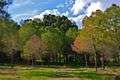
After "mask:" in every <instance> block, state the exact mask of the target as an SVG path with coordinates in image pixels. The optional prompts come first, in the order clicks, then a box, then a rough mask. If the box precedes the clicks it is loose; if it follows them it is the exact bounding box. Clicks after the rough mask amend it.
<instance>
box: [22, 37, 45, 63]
mask: <svg viewBox="0 0 120 80" xmlns="http://www.w3.org/2000/svg"><path fill="white" fill-rule="evenodd" d="M46 48H47V46H45V44H44V43H43V41H41V40H40V38H39V37H38V36H36V35H33V36H31V38H30V39H29V40H28V41H27V42H26V44H25V46H24V49H23V54H22V55H23V57H24V58H25V59H27V60H28V61H30V60H31V62H32V65H33V64H34V62H35V61H36V60H41V59H42V56H43V54H44V51H45V50H46Z"/></svg>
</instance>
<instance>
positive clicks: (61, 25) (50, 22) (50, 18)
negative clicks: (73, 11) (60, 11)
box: [43, 14, 78, 32]
mask: <svg viewBox="0 0 120 80" xmlns="http://www.w3.org/2000/svg"><path fill="white" fill-rule="evenodd" d="M43 23H44V25H45V26H48V27H53V28H58V29H59V30H60V31H62V32H66V31H67V30H69V28H76V29H77V28H78V27H77V25H76V24H75V23H74V22H71V21H70V20H69V19H68V18H67V17H65V16H62V17H61V16H55V15H51V14H49V15H44V18H43Z"/></svg>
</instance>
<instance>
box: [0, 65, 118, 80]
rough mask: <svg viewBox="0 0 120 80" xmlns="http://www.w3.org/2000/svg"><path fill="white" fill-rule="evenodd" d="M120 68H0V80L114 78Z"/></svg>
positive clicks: (88, 79) (98, 79)
mask: <svg viewBox="0 0 120 80" xmlns="http://www.w3.org/2000/svg"><path fill="white" fill-rule="evenodd" d="M119 74H120V68H112V69H110V68H109V69H105V70H102V69H98V72H95V69H94V68H63V67H62V68H37V67H34V68H31V67H28V68H27V67H15V68H14V69H10V68H8V69H7V68H3V69H0V80H114V76H115V75H119Z"/></svg>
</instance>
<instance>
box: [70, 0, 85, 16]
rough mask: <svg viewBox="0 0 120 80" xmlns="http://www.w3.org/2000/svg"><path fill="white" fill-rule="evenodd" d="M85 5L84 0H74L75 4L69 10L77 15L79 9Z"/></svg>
mask: <svg viewBox="0 0 120 80" xmlns="http://www.w3.org/2000/svg"><path fill="white" fill-rule="evenodd" d="M84 5H85V0H76V1H75V4H74V5H73V6H72V8H71V11H72V12H73V14H74V15H77V14H78V13H79V12H80V10H81V9H82V8H83V7H84Z"/></svg>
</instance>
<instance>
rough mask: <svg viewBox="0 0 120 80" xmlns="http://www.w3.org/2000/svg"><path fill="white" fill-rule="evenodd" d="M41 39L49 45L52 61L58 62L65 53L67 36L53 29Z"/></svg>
mask: <svg viewBox="0 0 120 80" xmlns="http://www.w3.org/2000/svg"><path fill="white" fill-rule="evenodd" d="M41 39H42V41H43V42H44V43H45V44H46V45H47V50H48V51H49V53H50V55H51V56H52V57H51V61H53V60H55V61H56V59H57V57H59V56H60V55H61V53H62V51H63V47H64V44H65V42H66V38H65V35H64V34H63V33H62V32H60V31H59V30H57V29H51V30H48V31H46V32H45V33H43V34H42V35H41Z"/></svg>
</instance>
